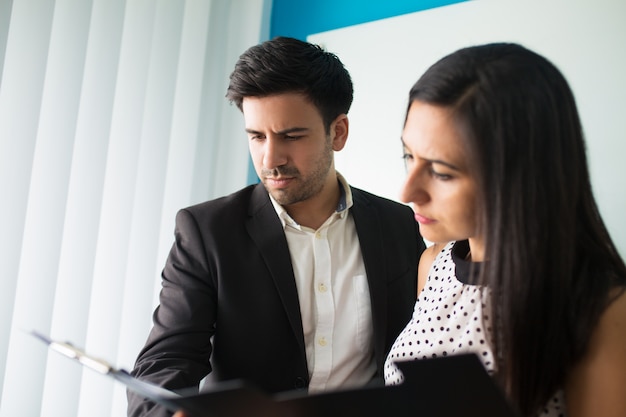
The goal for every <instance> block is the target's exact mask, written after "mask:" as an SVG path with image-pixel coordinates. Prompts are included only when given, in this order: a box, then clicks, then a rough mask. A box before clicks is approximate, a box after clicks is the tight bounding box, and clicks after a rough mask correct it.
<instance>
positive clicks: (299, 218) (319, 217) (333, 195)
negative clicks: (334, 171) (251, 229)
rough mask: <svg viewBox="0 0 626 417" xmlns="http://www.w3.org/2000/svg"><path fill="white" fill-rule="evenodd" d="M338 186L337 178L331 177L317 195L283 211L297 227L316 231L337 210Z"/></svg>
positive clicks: (339, 193)
mask: <svg viewBox="0 0 626 417" xmlns="http://www.w3.org/2000/svg"><path fill="white" fill-rule="evenodd" d="M340 186H341V185H340V184H339V181H337V177H336V176H335V175H331V176H329V179H328V180H327V181H326V183H325V184H324V188H323V189H322V190H321V191H320V193H319V194H317V195H316V196H315V197H312V198H310V199H308V200H306V201H301V202H299V203H295V204H291V205H289V206H284V208H285V211H287V213H288V214H289V216H290V217H291V218H292V219H294V220H295V221H296V223H298V224H299V225H301V226H305V227H309V228H311V229H313V230H317V229H318V228H319V227H320V226H321V225H322V224H324V222H325V221H326V220H327V219H328V218H329V217H330V216H331V215H332V214H333V213H334V212H335V211H336V210H337V205H338V204H339V198H340V195H341V192H340V190H339V187H340Z"/></svg>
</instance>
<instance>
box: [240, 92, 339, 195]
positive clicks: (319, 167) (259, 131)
mask: <svg viewBox="0 0 626 417" xmlns="http://www.w3.org/2000/svg"><path fill="white" fill-rule="evenodd" d="M242 110H243V115H244V119H245V124H246V132H247V133H248V138H249V146H250V155H251V156H252V161H253V163H254V167H255V170H256V173H257V175H258V176H259V178H260V179H261V181H262V182H263V185H265V188H266V189H267V191H268V192H269V193H270V194H271V195H272V197H273V198H274V199H275V200H276V201H277V202H278V203H279V204H281V205H282V206H289V205H292V204H296V203H301V202H305V201H309V200H311V199H312V198H314V197H317V196H318V195H319V194H320V193H321V192H322V190H323V189H324V187H325V186H326V185H327V184H328V183H329V181H335V183H336V177H335V171H334V164H333V149H335V150H339V149H341V148H342V147H343V142H345V138H343V139H342V142H341V144H340V147H339V149H337V146H338V143H337V141H338V139H336V136H337V134H336V126H335V125H336V124H337V123H338V121H337V120H335V121H334V122H333V123H332V124H331V129H330V131H331V132H330V134H326V131H325V129H324V123H323V120H322V116H321V115H320V113H319V111H318V110H317V108H316V107H315V106H314V105H313V104H312V103H310V102H309V101H308V100H307V99H306V98H305V97H304V96H303V95H301V94H296V93H285V94H278V95H272V96H267V97H246V98H244V100H243V108H242ZM344 117H345V116H344ZM338 119H340V118H338ZM346 123H347V121H346ZM346 127H347V126H346Z"/></svg>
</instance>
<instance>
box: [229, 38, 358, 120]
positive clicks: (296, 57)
mask: <svg viewBox="0 0 626 417" xmlns="http://www.w3.org/2000/svg"><path fill="white" fill-rule="evenodd" d="M282 93H302V94H304V95H305V96H306V97H308V99H309V100H310V101H311V103H313V105H314V106H315V107H317V109H318V110H319V112H320V114H321V116H322V119H323V121H324V125H325V127H326V130H327V131H328V129H329V128H330V124H331V123H332V121H333V120H335V118H337V116H339V115H340V114H347V113H348V110H350V106H351V105H352V97H353V87H352V80H351V78H350V74H349V73H348V71H347V70H346V69H345V67H344V65H343V64H342V63H341V61H340V60H339V58H337V56H336V55H334V54H332V53H330V52H326V51H324V50H323V49H322V48H321V47H319V46H318V45H314V44H311V43H307V42H303V41H300V40H298V39H293V38H287V37H277V38H274V39H272V40H269V41H266V42H263V43H261V44H259V45H255V46H253V47H251V48H249V49H248V50H247V51H246V52H244V53H243V54H242V55H241V56H240V57H239V60H238V61H237V63H236V64H235V69H234V71H233V72H232V73H231V75H230V85H229V86H228V90H227V93H226V97H227V98H228V99H229V100H230V101H231V102H232V103H235V105H237V107H238V108H239V110H241V109H242V103H243V99H244V98H245V97H266V96H270V95H274V94H282Z"/></svg>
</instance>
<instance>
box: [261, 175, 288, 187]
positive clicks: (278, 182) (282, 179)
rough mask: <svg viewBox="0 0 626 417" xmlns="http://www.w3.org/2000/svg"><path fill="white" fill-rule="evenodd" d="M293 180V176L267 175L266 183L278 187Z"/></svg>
mask: <svg viewBox="0 0 626 417" xmlns="http://www.w3.org/2000/svg"><path fill="white" fill-rule="evenodd" d="M291 181H293V178H290V177H280V178H275V177H265V182H266V184H268V185H270V186H272V187H276V188H283V187H286V186H287V185H289V183H290V182H291Z"/></svg>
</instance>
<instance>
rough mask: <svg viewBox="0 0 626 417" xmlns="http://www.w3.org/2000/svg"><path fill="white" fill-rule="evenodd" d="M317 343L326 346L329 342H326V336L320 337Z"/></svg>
mask: <svg viewBox="0 0 626 417" xmlns="http://www.w3.org/2000/svg"><path fill="white" fill-rule="evenodd" d="M317 343H319V345H320V346H326V344H327V343H328V342H326V338H325V337H320V338H319V340H318V341H317Z"/></svg>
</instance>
